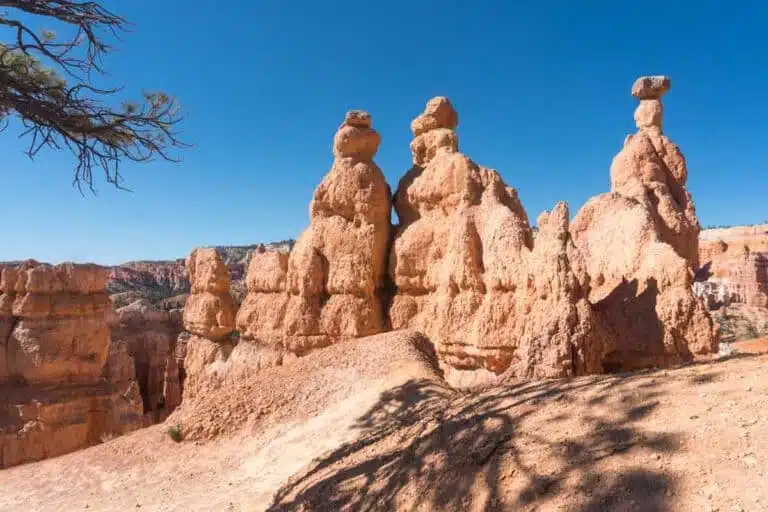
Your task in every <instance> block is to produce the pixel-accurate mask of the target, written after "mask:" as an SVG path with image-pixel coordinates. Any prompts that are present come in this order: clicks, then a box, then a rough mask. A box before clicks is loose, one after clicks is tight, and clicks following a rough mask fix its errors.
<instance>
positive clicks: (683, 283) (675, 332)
mask: <svg viewBox="0 0 768 512" xmlns="http://www.w3.org/2000/svg"><path fill="white" fill-rule="evenodd" d="M651 78H653V80H650V82H649V83H652V84H653V83H656V84H662V86H661V88H660V89H657V90H658V91H659V93H658V94H659V97H657V98H651V99H641V100H640V106H639V107H638V109H637V111H636V113H635V120H636V124H637V127H638V132H637V133H636V134H634V135H630V136H628V137H627V139H626V141H625V143H624V148H623V149H622V150H621V152H620V153H619V154H618V155H617V156H616V157H615V158H614V160H613V163H612V165H611V192H609V193H607V194H603V195H600V196H597V197H593V198H592V199H590V200H589V201H588V202H587V204H586V205H584V207H583V208H582V209H581V210H580V211H579V212H578V214H577V215H576V217H575V218H574V219H573V222H572V223H571V227H570V231H571V236H572V238H573V241H574V243H575V245H576V247H577V248H578V250H579V252H580V253H581V256H582V258H583V261H584V264H585V267H586V270H587V274H588V275H589V276H590V277H591V280H590V283H591V287H590V294H589V299H590V302H592V303H593V304H594V305H595V308H596V311H597V312H598V313H599V315H600V317H601V323H602V324H603V325H605V326H606V328H607V331H608V333H609V337H610V339H612V346H611V348H610V349H609V351H608V354H607V355H606V356H605V357H604V361H603V365H604V367H605V369H606V371H619V370H630V369H635V368H644V367H649V366H668V365H670V364H674V363H679V362H684V361H690V360H691V359H692V358H693V356H694V355H695V354H710V353H716V352H717V346H718V342H717V337H716V334H715V331H714V328H713V323H712V320H711V318H710V317H709V314H708V313H707V311H706V308H705V307H704V305H703V304H702V302H701V301H699V300H697V299H696V297H695V296H694V295H693V292H692V283H693V269H694V268H696V266H697V265H698V234H699V223H698V219H697V218H696V214H695V209H694V206H693V201H692V199H691V195H690V193H689V192H688V191H687V190H686V188H685V183H686V180H687V174H688V171H687V168H686V165H685V159H684V158H683V155H682V153H681V152H680V150H679V149H678V147H677V146H675V145H674V144H673V143H672V142H671V141H669V139H667V138H666V137H665V136H664V135H663V134H662V130H661V128H662V119H661V100H660V94H663V92H664V91H665V90H666V89H668V87H669V81H668V80H666V81H663V80H659V79H658V77H651ZM639 81H642V79H639ZM664 84H666V85H664ZM636 88H641V87H640V86H637V84H636V86H635V89H636ZM633 90H634V89H633ZM641 97H643V96H642V95H641Z"/></svg>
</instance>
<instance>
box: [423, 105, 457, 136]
mask: <svg viewBox="0 0 768 512" xmlns="http://www.w3.org/2000/svg"><path fill="white" fill-rule="evenodd" d="M458 125H459V114H458V113H457V112H456V110H455V109H454V108H453V105H452V104H451V101H450V100H449V99H448V98H446V97H445V96H437V97H435V98H432V99H431V100H429V101H428V102H427V106H426V108H425V109H424V113H423V114H421V115H420V116H419V117H417V118H416V119H414V120H413V122H412V123H411V131H412V132H413V134H414V135H415V136H417V137H418V136H419V135H421V134H422V133H425V132H428V131H430V130H436V129H438V128H446V129H448V130H455V129H456V127H457V126H458Z"/></svg>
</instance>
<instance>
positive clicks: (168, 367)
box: [110, 299, 182, 423]
mask: <svg viewBox="0 0 768 512" xmlns="http://www.w3.org/2000/svg"><path fill="white" fill-rule="evenodd" d="M110 331H111V335H112V345H111V347H110V354H111V352H112V351H113V350H117V351H120V350H122V347H125V351H126V352H127V354H128V355H129V356H130V358H131V359H132V362H133V366H134V368H135V370H134V372H133V374H132V375H133V377H132V378H133V379H134V380H136V381H137V383H138V386H139V389H140V390H141V397H142V403H143V408H144V413H145V415H148V416H149V418H148V420H149V422H150V423H152V422H157V421H161V420H162V419H164V418H165V417H166V416H167V415H168V414H170V412H171V411H173V409H174V408H175V407H177V406H178V405H179V404H180V403H181V382H180V376H179V366H178V361H177V358H176V339H177V337H178V336H179V334H180V333H181V331H182V321H181V311H178V310H172V311H163V310H160V309H158V308H156V307H155V306H153V305H152V304H151V303H149V301H147V300H146V299H142V300H138V301H136V302H134V303H133V304H130V305H128V306H124V307H122V308H119V309H118V310H116V311H115V312H114V314H113V315H112V318H111V319H110Z"/></svg>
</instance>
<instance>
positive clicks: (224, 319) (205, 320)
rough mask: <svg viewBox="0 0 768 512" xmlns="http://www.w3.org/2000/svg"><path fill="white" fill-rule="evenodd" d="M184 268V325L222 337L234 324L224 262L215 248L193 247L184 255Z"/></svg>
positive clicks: (217, 337) (230, 330)
mask: <svg viewBox="0 0 768 512" xmlns="http://www.w3.org/2000/svg"><path fill="white" fill-rule="evenodd" d="M187 270H188V272H189V281H190V284H191V287H190V296H189V298H188V299H187V303H186V305H185V307H184V327H185V328H186V330H187V331H189V332H191V333H192V334H197V335H199V336H202V337H204V338H208V339H211V340H218V339H222V338H223V337H224V336H226V335H227V334H229V333H230V332H232V329H233V328H234V325H235V310H234V305H233V303H232V297H231V295H230V294H229V285H230V280H229V272H228V270H227V266H226V265H225V264H224V262H223V261H222V259H221V256H219V253H218V252H216V249H212V248H208V249H195V250H194V251H192V254H190V255H189V257H188V258H187Z"/></svg>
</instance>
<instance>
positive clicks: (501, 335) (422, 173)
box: [389, 97, 603, 385]
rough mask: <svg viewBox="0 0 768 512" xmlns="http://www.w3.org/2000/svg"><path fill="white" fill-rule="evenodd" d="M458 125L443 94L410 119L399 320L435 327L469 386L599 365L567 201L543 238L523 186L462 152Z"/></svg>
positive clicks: (399, 324) (402, 194)
mask: <svg viewBox="0 0 768 512" xmlns="http://www.w3.org/2000/svg"><path fill="white" fill-rule="evenodd" d="M457 125H458V115H457V114H456V111H455V110H454V108H453V106H452V105H451V103H450V101H448V99H447V98H444V97H437V98H433V99H431V100H430V101H429V102H428V103H427V106H426V109H425V111H424V113H423V114H421V115H420V116H418V117H417V118H416V119H415V120H414V121H413V123H412V124H411V129H412V131H413V134H414V136H415V137H414V139H413V141H412V142H411V152H412V154H413V164H414V167H413V168H412V169H411V170H410V171H408V172H407V173H406V175H405V176H404V177H403V178H402V179H401V180H400V184H399V185H398V189H397V192H396V194H395V210H396V211H397V214H398V217H399V219H400V224H399V225H398V226H397V227H396V231H395V237H394V242H393V245H392V250H391V253H390V258H389V273H390V276H391V279H392V281H393V283H394V285H395V287H396V291H395V294H394V297H393V299H392V304H391V307H390V318H391V322H392V327H393V328H394V329H402V328H415V329H419V330H421V331H422V332H424V333H425V334H426V335H427V336H428V337H429V339H430V340H431V341H432V342H433V343H434V344H435V346H436V348H437V352H438V354H439V356H440V358H441V361H442V364H443V366H444V368H445V370H446V376H447V378H448V379H449V380H450V381H452V382H453V383H456V384H460V385H464V384H467V385H472V384H480V383H484V382H492V381H493V380H495V379H497V378H498V376H499V375H501V374H506V375H508V376H512V377H519V378H534V377H560V376H566V375H578V374H584V373H595V372H599V371H600V369H601V367H600V358H601V355H602V350H603V340H602V338H601V332H600V329H599V328H598V326H597V325H596V324H595V319H594V318H593V316H592V312H591V310H590V307H589V304H588V303H587V301H586V300H585V297H586V293H587V288H586V287H583V286H582V285H581V284H580V282H579V280H578V279H577V277H576V272H577V271H580V270H579V268H575V267H574V266H573V265H572V263H571V261H570V258H569V252H575V251H574V249H573V246H572V242H571V240H570V236H569V233H568V208H567V206H566V205H565V204H564V203H559V204H558V205H557V206H556V207H555V209H554V210H553V211H552V213H544V214H542V216H541V217H540V218H539V225H540V232H539V235H538V237H537V239H536V240H535V242H534V236H533V231H532V229H531V227H530V225H529V223H528V217H527V215H526V213H525V210H524V209H523V206H522V204H521V203H520V200H519V198H518V196H517V193H516V191H515V190H514V189H513V188H510V187H507V186H506V185H505V184H504V182H503V181H502V179H501V176H499V174H498V173H497V172H496V171H494V170H492V169H487V168H484V167H480V166H478V165H477V164H475V163H474V162H473V161H472V160H470V159H469V158H468V157H466V156H465V155H463V154H462V153H460V152H459V148H458V137H457V136H456V133H455V131H454V130H455V128H456V126H457Z"/></svg>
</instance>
